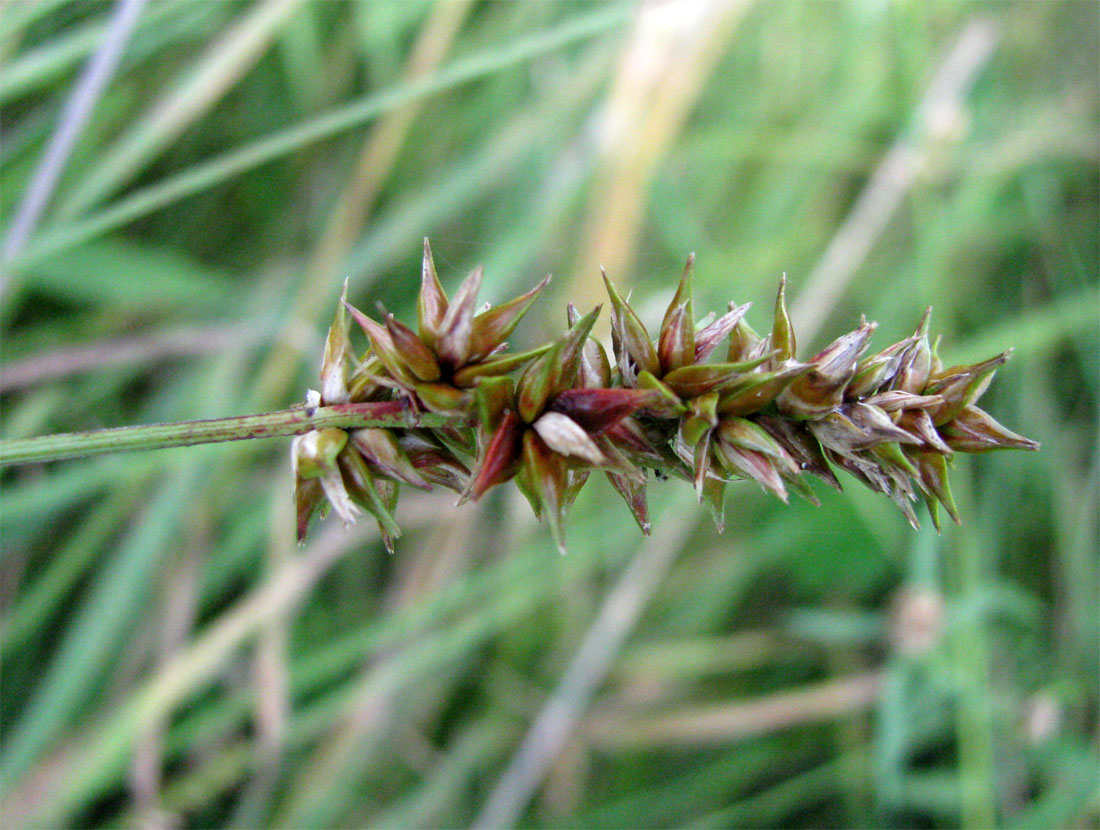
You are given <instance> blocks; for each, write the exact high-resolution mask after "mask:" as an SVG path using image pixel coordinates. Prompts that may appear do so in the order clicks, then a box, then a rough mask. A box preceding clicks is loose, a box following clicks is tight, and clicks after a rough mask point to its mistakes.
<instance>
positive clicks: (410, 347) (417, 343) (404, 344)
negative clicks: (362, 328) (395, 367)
mask: <svg viewBox="0 0 1100 830" xmlns="http://www.w3.org/2000/svg"><path fill="white" fill-rule="evenodd" d="M386 331H387V332H388V333H389V335H390V342H391V343H392V344H393V348H394V350H395V351H396V352H397V353H398V354H399V355H400V356H401V359H402V360H403V361H404V362H405V365H406V366H408V367H409V369H410V371H412V373H413V374H414V375H416V379H417V380H422V381H428V382H429V383H430V382H432V381H436V380H439V376H440V371H439V362H438V361H437V360H436V359H435V354H433V353H432V350H431V349H429V348H428V347H427V346H425V345H424V344H423V343H422V342H421V340H420V338H419V337H417V336H416V333H415V332H414V331H413V330H412V329H410V328H409V327H408V326H406V325H405V324H404V323H399V322H398V321H397V320H395V319H394V317H393V315H392V314H387V315H386Z"/></svg>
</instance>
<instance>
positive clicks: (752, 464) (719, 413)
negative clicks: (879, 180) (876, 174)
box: [293, 240, 1039, 552]
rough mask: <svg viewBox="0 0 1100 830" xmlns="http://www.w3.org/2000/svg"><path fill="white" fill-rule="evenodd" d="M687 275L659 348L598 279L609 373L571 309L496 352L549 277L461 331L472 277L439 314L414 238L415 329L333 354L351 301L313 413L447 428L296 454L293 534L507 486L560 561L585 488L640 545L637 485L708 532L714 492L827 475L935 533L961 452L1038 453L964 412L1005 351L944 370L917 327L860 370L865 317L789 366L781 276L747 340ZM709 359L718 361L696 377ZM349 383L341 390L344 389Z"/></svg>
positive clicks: (334, 338)
mask: <svg viewBox="0 0 1100 830" xmlns="http://www.w3.org/2000/svg"><path fill="white" fill-rule="evenodd" d="M693 263H694V255H693V256H691V257H689V258H688V262H687V266H686V267H685V269H684V272H683V275H682V276H681V278H680V280H679V285H678V287H677V290H676V292H675V295H674V296H673V298H672V300H671V302H670V304H669V306H668V310H667V312H666V313H665V316H664V319H663V321H662V323H661V327H660V330H659V331H658V332H657V333H656V336H652V335H651V334H650V333H649V332H648V331H647V330H646V328H645V326H644V325H643V324H642V322H641V319H640V318H639V317H638V315H637V314H636V313H635V312H634V310H633V309H631V308H630V305H629V304H628V302H627V301H626V300H625V299H623V297H622V295H620V294H619V292H618V291H617V290H616V289H615V286H614V284H613V283H612V282H611V280H610V279H609V278H608V276H607V274H604V275H603V279H604V283H605V285H606V288H607V291H608V297H609V300H610V309H611V325H612V334H613V341H614V345H615V349H614V362H611V361H610V360H609V359H608V357H607V355H606V354H605V353H604V351H603V347H602V346H601V345H600V344H599V343H598V342H597V341H596V340H594V339H592V338H590V337H589V332H590V331H591V328H592V325H593V323H594V322H595V320H596V317H597V315H598V314H599V313H600V309H599V308H598V307H597V308H596V309H594V310H592V311H591V312H590V313H589V314H587V315H583V316H582V315H581V314H580V312H578V311H577V310H576V309H575V308H573V307H572V306H570V307H569V314H568V319H569V323H570V327H569V329H568V331H566V332H565V333H564V334H563V335H562V336H561V337H560V338H559V339H558V340H556V341H554V342H552V343H548V344H546V345H544V346H542V347H539V348H536V349H531V350H529V351H526V352H520V353H512V352H509V351H508V344H507V343H506V342H505V340H504V338H505V337H506V336H507V335H509V334H510V333H511V332H512V330H513V329H514V328H515V326H516V325H517V324H518V323H519V321H520V318H521V317H522V316H523V315H524V314H525V313H526V312H527V310H528V309H529V308H530V307H531V306H532V305H533V304H534V302H535V301H536V300H537V299H538V296H539V294H541V292H542V289H543V288H544V287H545V286H546V283H547V281H548V280H549V277H547V278H546V279H544V280H542V281H541V282H540V283H538V284H537V285H536V286H535V287H534V288H533V289H531V290H530V291H528V292H527V293H526V294H523V295H521V296H520V297H517V298H516V299H514V300H511V301H509V302H506V303H502V304H501V305H499V306H496V307H495V308H494V307H489V308H487V309H484V310H482V311H480V312H478V313H475V311H474V308H475V299H476V296H477V293H478V291H479V289H480V286H481V281H482V272H481V269H480V268H478V269H475V270H474V272H472V273H471V274H470V276H469V277H467V278H466V280H465V281H464V282H463V283H462V285H461V286H459V287H458V289H457V290H456V292H455V294H454V298H453V299H452V300H450V301H448V299H447V295H446V294H445V293H444V291H443V288H442V284H441V283H440V281H439V278H438V277H437V275H436V271H435V264H434V262H433V261H432V257H431V249H430V248H429V247H428V244H427V241H426V240H425V243H424V264H423V267H422V269H421V290H420V296H419V298H418V303H417V309H418V314H417V316H418V319H417V328H416V329H415V330H414V329H413V328H412V327H410V326H408V325H405V324H403V323H401V322H400V321H398V320H396V319H394V318H393V316H392V315H389V316H387V317H386V319H385V320H383V321H381V322H377V321H374V320H372V319H370V318H369V317H367V315H365V314H363V313H362V312H360V311H359V310H358V309H356V308H354V307H353V306H350V305H347V306H346V308H347V310H348V311H350V314H351V318H352V319H354V320H355V321H356V322H358V323H359V325H360V327H361V328H362V329H363V330H364V333H365V334H366V335H367V338H368V340H369V345H368V347H367V349H366V351H364V352H363V353H362V354H361V355H359V356H358V357H356V356H355V355H354V353H353V351H352V349H351V348H350V347H349V346H347V345H346V344H347V327H348V322H349V321H348V320H347V318H345V317H344V315H343V310H344V307H345V304H346V294H345V296H344V297H342V298H341V305H340V307H339V308H338V309H337V315H336V319H335V320H334V322H333V328H332V331H330V334H329V339H328V341H327V342H328V343H329V347H328V348H327V349H326V354H325V364H324V367H323V372H322V373H323V378H322V384H321V386H322V389H323V390H324V391H323V392H322V400H321V401H320V403H321V404H329V403H335V402H336V401H337V400H339V401H340V402H350V403H358V402H367V401H394V402H397V401H400V402H401V403H402V404H403V405H404V406H407V407H409V408H410V409H411V410H413V411H418V412H419V411H423V412H430V413H439V414H441V415H444V416H447V418H448V419H449V423H448V425H447V426H446V427H435V428H410V427H405V426H398V427H394V428H391V429H371V430H349V431H348V437H347V440H341V436H340V435H338V434H335V433H334V432H333V431H332V430H331V429H329V430H325V431H324V434H323V435H314V434H313V433H307V434H306V435H305V436H303V437H301V438H299V439H297V440H296V441H295V443H294V447H293V453H294V457H295V470H296V476H295V479H296V481H295V491H296V495H297V498H296V502H297V505H298V528H299V535H300V536H301V535H302V534H304V533H305V530H306V526H307V525H308V522H309V519H310V517H311V516H312V515H313V513H315V512H320V508H321V506H322V504H323V503H324V502H325V501H326V500H327V501H328V502H329V503H330V504H331V507H332V508H333V510H334V512H336V513H337V515H339V516H340V517H341V519H343V520H344V521H345V522H350V521H353V520H354V519H355V517H356V516H357V515H359V514H360V513H362V512H364V511H365V512H369V513H372V514H373V515H374V516H375V518H376V519H377V520H378V522H379V525H380V528H381V530H382V532H383V534H384V535H385V537H386V539H387V540H391V539H392V538H395V537H396V535H397V533H398V531H397V528H396V525H395V524H394V520H393V517H392V515H391V514H392V512H393V507H394V505H395V504H396V493H397V485H398V483H404V484H407V485H411V486H414V487H418V488H421V489H423V488H428V487H431V486H432V485H433V484H437V483H438V484H443V485H444V486H449V487H451V489H454V490H456V491H458V492H459V493H460V494H461V497H460V503H461V502H462V501H466V500H468V499H473V500H477V499H479V498H480V497H481V496H482V495H484V493H485V492H486V491H488V490H489V489H491V488H493V487H495V486H497V485H500V484H504V483H506V482H508V481H514V482H515V483H516V485H517V486H519V487H520V489H521V490H522V491H523V493H524V495H525V496H527V497H528V499H529V500H530V501H531V503H532V507H533V508H534V510H535V512H536V515H537V516H538V517H539V518H541V519H545V520H546V521H547V522H548V524H549V525H550V529H551V531H552V533H553V536H554V539H555V542H556V543H557V545H558V547H559V548H560V549H561V550H562V551H563V552H564V550H565V542H564V538H565V537H564V532H565V531H564V524H565V519H566V515H567V513H568V510H569V507H570V505H571V504H572V503H573V500H574V499H575V498H576V494H577V492H578V491H579V489H580V487H581V486H583V484H584V482H585V481H586V480H587V479H588V477H589V474H590V473H591V472H594V471H599V472H603V473H605V474H606V475H607V476H608V479H609V480H610V481H611V484H612V486H613V487H614V488H615V490H616V492H618V493H619V495H621V496H622V498H623V501H624V502H625V503H626V505H627V507H628V508H629V510H630V511H631V513H632V514H633V516H634V519H635V520H636V521H637V523H638V526H639V528H640V529H641V530H642V532H644V533H648V532H649V513H648V507H647V503H646V482H647V475H648V471H649V470H652V471H653V472H654V474H655V475H656V476H657V477H658V478H659V479H666V478H669V477H674V478H679V479H682V480H684V481H687V482H690V483H691V485H692V486H693V487H694V488H695V489H696V491H697V493H698V494H699V498H700V500H705V501H707V503H708V504H709V505H710V506H711V507H712V509H713V512H714V515H715V522H716V524H717V525H718V526H719V530H721V526H722V521H723V519H722V511H721V509H720V506H721V504H722V497H723V492H724V490H725V485H726V484H727V483H729V482H732V481H735V480H739V479H743V480H747V481H753V482H755V483H756V484H757V485H758V486H760V487H761V488H762V489H763V490H764V491H765V492H768V493H771V494H773V495H775V496H777V497H778V498H780V499H782V500H783V501H787V499H788V490H792V491H794V492H796V493H798V494H799V495H801V496H803V497H804V498H806V499H807V500H809V501H811V502H812V503H814V504H817V503H818V501H817V498H816V497H815V496H814V493H813V491H812V489H811V488H810V486H809V485H808V483H807V481H806V479H807V477H808V476H815V477H817V478H820V479H822V480H823V481H825V482H826V483H828V484H830V485H831V486H834V487H836V488H838V489H839V487H840V482H839V481H838V479H837V477H836V474H835V472H834V469H837V468H838V469H841V470H844V471H846V472H848V473H850V474H851V475H852V476H853V477H854V478H855V479H856V480H857V481H860V482H862V483H863V484H864V485H866V486H867V487H870V488H871V489H872V490H876V491H879V492H881V493H883V494H884V495H886V496H887V497H888V498H890V499H891V500H892V501H893V502H894V503H895V504H896V505H897V506H898V507H899V508H900V509H901V511H902V514H903V515H904V516H905V517H906V518H907V520H908V521H909V522H910V523H911V524H913V525H914V526H917V518H916V513H915V512H914V510H913V507H912V506H911V504H910V503H911V502H916V501H917V500H918V498H919V499H921V500H923V501H925V502H926V504H927V505H928V509H929V512H930V515H931V516H932V520H933V522H934V523H935V524H936V526H937V528H938V527H939V515H938V508H939V507H940V506H942V507H943V508H944V509H945V510H946V512H947V514H948V516H950V517H951V518H952V519H954V520H955V521H956V522H957V521H958V520H959V515H958V511H957V509H956V507H955V503H954V501H953V500H952V497H951V491H950V489H949V487H948V484H947V462H948V461H952V460H953V458H954V456H955V454H956V453H976V452H988V451H990V450H996V449H1028V450H1035V449H1038V447H1039V445H1038V444H1037V443H1036V442H1035V441H1032V440H1030V439H1028V438H1024V437H1023V436H1021V435H1017V434H1016V433H1015V432H1012V431H1011V430H1009V429H1007V428H1006V427H1002V426H1001V425H1000V424H999V423H997V421H995V420H994V419H993V418H992V416H990V415H989V414H988V413H986V412H984V411H983V410H981V409H979V408H978V406H977V402H978V398H979V397H980V396H981V394H982V393H983V392H984V391H985V389H986V387H987V386H988V384H989V382H990V380H991V379H992V377H993V374H994V370H995V369H996V368H997V367H999V366H1000V365H1001V364H1003V363H1004V361H1005V360H1006V359H1007V357H1008V352H1005V353H1002V354H1001V355H997V356H996V357H994V358H991V359H989V360H987V361H983V362H980V363H976V364H974V365H972V366H952V367H951V368H949V369H943V368H942V367H941V365H940V364H939V362H938V360H936V359H935V358H934V351H933V350H932V349H931V348H930V346H929V335H928V327H929V313H930V311H931V309H929V310H928V311H926V312H925V313H924V316H923V317H922V318H921V321H920V323H919V325H918V326H917V331H916V334H914V335H913V336H912V337H910V338H908V339H907V340H904V341H901V342H900V343H896V344H894V345H892V346H889V347H887V348H885V349H883V350H882V351H880V352H877V353H873V354H867V351H868V348H869V345H870V340H871V337H872V335H873V333H874V330H875V327H876V324H875V323H873V322H868V321H866V320H862V319H861V320H860V323H859V325H858V326H857V327H856V328H855V329H854V330H853V331H851V332H848V333H847V334H843V335H841V336H840V337H838V338H836V339H835V340H834V341H833V342H832V343H831V344H830V345H829V346H827V347H826V348H825V349H823V350H822V351H820V352H819V353H818V354H816V355H814V356H812V357H810V358H808V359H805V358H803V361H802V362H800V360H799V358H798V356H797V355H796V345H795V344H796V338H795V332H794V327H793V325H792V323H791V320H790V317H789V316H788V314H787V309H786V289H787V279H786V275H784V277H783V279H782V280H781V281H780V284H779V294H778V296H777V298H776V303H775V313H774V321H773V324H772V329H771V332H770V333H769V334H768V335H767V336H765V337H763V338H761V337H759V336H758V335H756V334H755V333H754V332H753V331H752V329H750V328H749V327H748V326H747V325H746V324H745V323H744V321H743V318H744V315H745V312H746V311H747V310H748V308H749V306H748V305H742V306H738V305H735V304H734V303H730V305H729V310H728V311H727V313H726V314H724V315H722V316H720V317H718V318H717V320H714V318H713V315H711V316H710V317H708V318H707V319H704V320H702V321H698V322H697V321H696V319H695V317H694V313H693V310H692V296H691V295H692V290H691V271H692V265H693ZM726 340H728V348H727V349H726V350H725V351H724V352H722V351H721V350H719V346H720V345H721V344H722V343H723V342H724V341H726ZM716 350H718V351H719V354H724V355H725V359H724V360H721V361H720V362H719V361H708V357H709V356H710V355H711V354H712V353H713V352H715V351H716ZM341 360H342V361H346V363H347V365H346V366H340V365H338V361H341ZM345 377H347V378H350V379H352V381H354V382H349V383H347V384H344V383H341V382H340V380H341V379H342V378H345ZM334 379H335V380H334ZM329 397H331V398H333V400H331V401H330V400H328V398H329ZM321 448H323V449H324V450H325V452H324V453H323V454H322V453H320V452H319V450H320V449H321ZM318 483H320V486H318ZM383 493H384V494H388V495H386V496H385V497H383ZM387 544H390V542H389V541H388V542H387Z"/></svg>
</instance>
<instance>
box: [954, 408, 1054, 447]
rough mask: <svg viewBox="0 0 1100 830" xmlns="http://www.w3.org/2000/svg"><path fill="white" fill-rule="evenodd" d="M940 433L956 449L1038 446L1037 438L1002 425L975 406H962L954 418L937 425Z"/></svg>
mask: <svg viewBox="0 0 1100 830" xmlns="http://www.w3.org/2000/svg"><path fill="white" fill-rule="evenodd" d="M940 434H941V435H942V436H943V438H944V440H945V441H946V442H947V445H948V446H949V447H951V449H953V450H955V451H956V452H990V451H992V450H1037V449H1039V442H1038V441H1032V440H1031V439H1030V438H1025V437H1024V436H1022V435H1018V434H1017V433H1015V432H1013V431H1012V430H1010V429H1008V427H1005V426H1002V425H1001V424H999V423H997V421H996V420H995V419H994V418H993V416H991V415H990V414H989V413H988V412H986V411H985V410H982V409H978V407H976V406H964V407H963V408H962V411H961V412H959V414H958V415H956V416H955V417H954V419H952V420H951V421H950V422H948V423H947V424H945V425H944V426H943V427H941V428H940Z"/></svg>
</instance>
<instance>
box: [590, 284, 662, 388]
mask: <svg viewBox="0 0 1100 830" xmlns="http://www.w3.org/2000/svg"><path fill="white" fill-rule="evenodd" d="M601 273H602V274H603V281H604V285H605V286H607V295H608V297H610V298H611V329H612V332H613V333H615V334H616V340H617V342H618V343H619V348H620V351H619V352H618V353H617V354H616V355H615V360H616V362H617V363H618V364H619V368H620V369H623V368H624V362H625V361H624V357H629V358H630V360H631V361H632V363H633V364H634V374H635V375H637V374H639V373H640V372H649V373H650V374H653V375H656V374H659V373H660V371H661V364H660V361H659V360H658V358H657V350H656V349H655V348H654V347H653V341H652V340H651V339H650V337H649V332H647V331H646V328H645V326H644V325H643V324H642V321H641V320H640V319H639V318H638V315H637V314H635V313H634V309H632V308H631V307H630V306H629V305H628V304H627V302H626V300H624V299H623V298H622V297H621V296H620V295H619V292H618V291H616V290H615V286H614V285H613V284H612V282H611V280H610V279H608V277H607V273H606V272H604V271H601Z"/></svg>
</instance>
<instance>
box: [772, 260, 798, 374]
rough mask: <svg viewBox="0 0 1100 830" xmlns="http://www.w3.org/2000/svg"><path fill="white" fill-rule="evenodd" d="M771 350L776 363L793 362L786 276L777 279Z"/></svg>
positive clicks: (793, 344)
mask: <svg viewBox="0 0 1100 830" xmlns="http://www.w3.org/2000/svg"><path fill="white" fill-rule="evenodd" d="M771 346H772V348H773V349H774V350H775V352H776V356H775V359H776V361H777V362H778V363H780V364H781V363H783V362H784V361H787V360H794V354H795V338H794V328H793V327H792V326H791V317H790V314H788V313H787V275H786V274H784V275H783V276H782V277H780V279H779V292H778V293H777V294H776V297H775V316H774V318H773V320H772V342H771Z"/></svg>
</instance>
